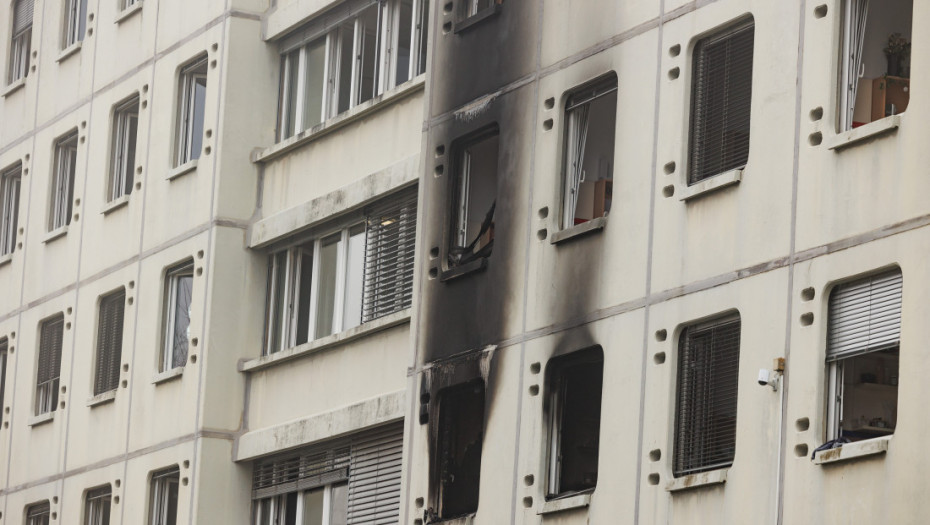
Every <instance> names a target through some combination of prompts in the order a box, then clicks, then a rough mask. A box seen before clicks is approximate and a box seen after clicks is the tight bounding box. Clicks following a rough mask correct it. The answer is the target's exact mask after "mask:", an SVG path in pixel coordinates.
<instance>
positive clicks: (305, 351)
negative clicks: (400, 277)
mask: <svg viewBox="0 0 930 525" xmlns="http://www.w3.org/2000/svg"><path fill="white" fill-rule="evenodd" d="M408 322H410V309H407V310H401V311H399V312H394V313H392V314H389V315H385V316H384V317H379V318H377V319H375V320H373V321H368V322H367V323H363V324H360V325H358V326H356V327H355V328H350V329H349V330H346V331H344V332H340V333H338V334H332V335H328V336H326V337H321V338H319V339H316V340H313V341H310V342H308V343H304V344H302V345H299V346H295V347H293V348H287V349H285V350H281V351H280V352H275V353H273V354H270V355H264V356H262V357H259V358H258V359H251V360H249V361H240V363H239V371H240V372H256V371H259V370H263V369H265V368H268V367H272V366H275V365H277V364H279V363H283V362H286V361H291V360H294V359H298V358H301V357H305V356H308V355H312V354H315V353H317V352H321V351H323V350H326V349H329V348H333V347H335V346H339V345H344V344H347V343H350V342H352V341H355V340H358V339H362V338H364V337H367V336H369V335H372V334H375V333H377V332H380V331H382V330H387V329H388V328H392V327H395V326H397V325H400V324H403V323H408Z"/></svg>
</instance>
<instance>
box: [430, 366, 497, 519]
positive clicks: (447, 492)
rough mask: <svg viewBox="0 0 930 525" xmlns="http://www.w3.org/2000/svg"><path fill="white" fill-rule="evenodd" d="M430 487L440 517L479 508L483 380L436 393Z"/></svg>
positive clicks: (482, 438)
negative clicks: (432, 490) (434, 446)
mask: <svg viewBox="0 0 930 525" xmlns="http://www.w3.org/2000/svg"><path fill="white" fill-rule="evenodd" d="M438 399H439V401H438V404H439V417H438V421H439V422H438V432H437V438H436V455H435V464H434V469H433V470H434V478H433V481H434V483H433V487H434V489H435V490H434V493H435V499H436V508H437V509H438V511H437V512H438V517H439V518H440V519H449V518H454V517H457V516H464V515H467V514H473V513H475V512H477V510H478V493H479V489H480V476H481V452H482V446H483V440H484V411H485V402H484V401H485V392H484V381H482V380H476V381H471V382H469V383H464V384H461V385H456V386H452V387H448V388H445V389H443V390H441V391H440V392H439V396H438Z"/></svg>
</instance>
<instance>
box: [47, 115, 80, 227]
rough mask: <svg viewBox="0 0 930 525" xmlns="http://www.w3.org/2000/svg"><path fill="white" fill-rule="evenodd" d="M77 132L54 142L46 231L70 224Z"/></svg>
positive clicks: (69, 133)
mask: <svg viewBox="0 0 930 525" xmlns="http://www.w3.org/2000/svg"><path fill="white" fill-rule="evenodd" d="M77 145H78V132H77V130H76V129H75V130H73V131H70V132H68V134H66V135H64V136H63V137H61V138H59V139H58V140H56V141H55V165H54V166H53V170H52V179H51V180H52V188H51V195H50V198H49V201H50V206H49V210H48V231H50V232H52V231H55V230H57V229H59V228H64V227H65V226H67V225H69V224H71V210H72V206H73V202H72V201H73V200H74V174H75V171H77Z"/></svg>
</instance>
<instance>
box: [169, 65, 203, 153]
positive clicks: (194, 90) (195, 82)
mask: <svg viewBox="0 0 930 525" xmlns="http://www.w3.org/2000/svg"><path fill="white" fill-rule="evenodd" d="M178 90H179V91H178V117H177V119H178V120H177V126H178V127H177V131H176V135H175V140H176V143H175V167H177V166H181V165H183V164H186V163H188V162H190V161H192V160H195V159H199V158H200V149H201V147H202V146H203V119H204V110H205V106H206V103H207V55H206V54H204V55H202V56H200V57H198V58H196V59H194V60H193V61H192V62H191V63H189V64H187V65H186V66H184V67H182V68H181V72H180V75H179V76H178Z"/></svg>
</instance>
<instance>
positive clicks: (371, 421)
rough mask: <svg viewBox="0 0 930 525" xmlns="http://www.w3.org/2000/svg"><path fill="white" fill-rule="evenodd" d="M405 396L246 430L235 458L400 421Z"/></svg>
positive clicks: (390, 396) (396, 394) (385, 397)
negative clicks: (249, 430)
mask: <svg viewBox="0 0 930 525" xmlns="http://www.w3.org/2000/svg"><path fill="white" fill-rule="evenodd" d="M405 398H406V391H405V390H398V391H397V392H392V393H390V394H385V395H382V396H378V397H374V398H371V399H366V400H364V401H361V402H359V403H355V404H353V405H348V406H345V407H342V408H338V409H336V410H333V411H331V412H325V413H323V414H317V415H314V416H309V417H305V418H301V419H297V420H293V421H288V422H286V423H282V424H280V425H275V426H273V427H267V428H262V429H257V430H253V431H251V432H247V433H245V434H243V435H242V436H240V437H239V439H238V440H237V445H238V446H237V447H235V450H236V453H235V458H234V460H235V461H249V460H252V459H255V458H257V457H260V456H265V455H268V454H274V453H278V452H283V451H285V450H288V449H293V448H297V447H303V446H306V445H310V444H313V443H318V442H321V441H325V440H329V439H333V438H337V437H340V436H343V435H346V434H350V433H352V432H356V431H359V430H362V429H365V428H369V427H372V426H375V425H382V424H384V423H390V422H392V421H398V420H401V419H403V417H404V411H405V409H406V408H407V407H406V404H405V401H404V400H405Z"/></svg>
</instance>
